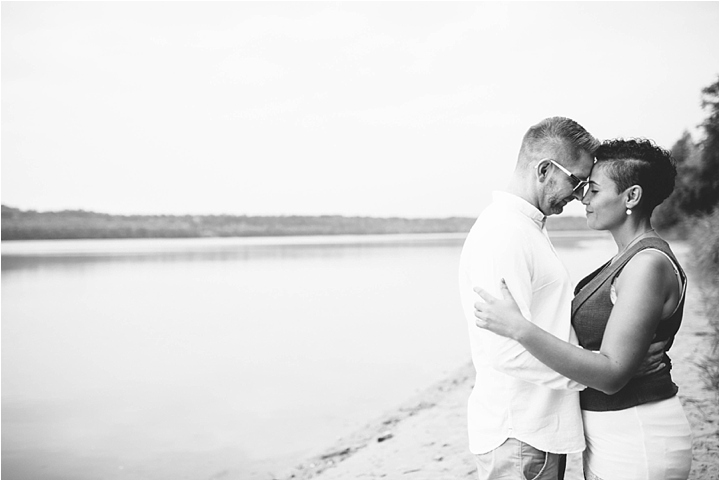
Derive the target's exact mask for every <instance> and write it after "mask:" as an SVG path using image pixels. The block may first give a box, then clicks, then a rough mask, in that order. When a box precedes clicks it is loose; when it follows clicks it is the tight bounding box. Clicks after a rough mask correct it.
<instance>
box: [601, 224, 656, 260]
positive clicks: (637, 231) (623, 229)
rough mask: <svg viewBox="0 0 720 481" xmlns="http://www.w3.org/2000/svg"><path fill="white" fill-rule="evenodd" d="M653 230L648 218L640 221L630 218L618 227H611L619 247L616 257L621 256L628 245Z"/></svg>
mask: <svg viewBox="0 0 720 481" xmlns="http://www.w3.org/2000/svg"><path fill="white" fill-rule="evenodd" d="M653 231H654V230H653V228H652V225H651V224H650V219H648V218H644V219H640V220H639V221H633V219H628V220H627V221H626V222H624V223H623V224H622V225H620V226H618V227H617V228H616V229H611V230H610V233H611V234H612V236H613V239H615V244H617V248H618V253H617V255H616V257H619V256H620V255H621V254H622V253H623V252H625V251H626V250H627V249H628V247H630V246H631V245H632V244H634V243H635V242H637V241H639V240H640V239H641V238H643V237H645V236H647V235H648V234H651V233H652V232H653Z"/></svg>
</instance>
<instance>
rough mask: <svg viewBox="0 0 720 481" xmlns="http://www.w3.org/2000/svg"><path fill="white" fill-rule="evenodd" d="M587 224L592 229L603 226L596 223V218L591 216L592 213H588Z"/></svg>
mask: <svg viewBox="0 0 720 481" xmlns="http://www.w3.org/2000/svg"><path fill="white" fill-rule="evenodd" d="M587 226H588V228H590V229H592V230H602V228H601V227H599V226H598V225H597V224H596V223H595V220H594V219H592V218H591V217H590V214H588V215H587Z"/></svg>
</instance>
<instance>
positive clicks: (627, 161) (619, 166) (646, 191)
mask: <svg viewBox="0 0 720 481" xmlns="http://www.w3.org/2000/svg"><path fill="white" fill-rule="evenodd" d="M595 158H596V159H597V162H596V164H595V165H596V167H602V168H603V169H604V170H603V171H604V172H605V174H606V175H607V176H608V177H610V178H611V179H612V180H613V181H614V182H615V187H616V189H617V192H622V191H624V190H625V189H627V188H628V187H630V186H633V185H639V186H640V187H642V191H643V195H642V198H641V200H640V208H641V209H643V210H645V211H647V213H648V214H650V213H652V211H653V209H655V207H657V206H658V205H660V204H661V203H662V202H663V201H664V200H665V199H667V198H668V197H669V196H670V194H672V191H673V189H674V188H675V176H676V175H677V169H676V168H675V160H674V159H673V157H672V155H671V154H670V152H668V151H667V150H665V149H663V148H662V147H658V146H657V145H655V143H654V142H653V141H651V140H647V139H629V140H625V139H615V140H606V141H605V142H603V143H602V144H601V145H600V147H599V148H598V149H597V151H596V152H595Z"/></svg>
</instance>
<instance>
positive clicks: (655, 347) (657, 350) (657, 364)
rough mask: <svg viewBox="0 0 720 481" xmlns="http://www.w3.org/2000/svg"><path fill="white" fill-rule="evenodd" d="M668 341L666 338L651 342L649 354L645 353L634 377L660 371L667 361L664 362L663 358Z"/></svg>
mask: <svg viewBox="0 0 720 481" xmlns="http://www.w3.org/2000/svg"><path fill="white" fill-rule="evenodd" d="M667 343H668V341H667V340H665V341H658V342H655V343H653V344H650V348H649V349H648V352H647V354H645V358H643V360H642V362H641V363H640V366H638V368H637V371H635V374H634V375H633V377H643V376H647V375H648V374H652V373H654V372H658V371H659V370H661V369H662V368H664V367H665V363H664V362H662V358H663V356H664V355H665V345H666V344H667Z"/></svg>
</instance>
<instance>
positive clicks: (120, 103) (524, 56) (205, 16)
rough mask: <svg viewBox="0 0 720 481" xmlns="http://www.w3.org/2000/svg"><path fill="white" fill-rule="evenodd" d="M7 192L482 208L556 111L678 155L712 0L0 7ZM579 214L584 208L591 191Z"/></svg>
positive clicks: (712, 48)
mask: <svg viewBox="0 0 720 481" xmlns="http://www.w3.org/2000/svg"><path fill="white" fill-rule="evenodd" d="M1 15H2V20H1V21H2V33H1V35H2V112H1V114H2V151H1V154H2V190H1V198H2V203H3V204H6V205H10V206H14V207H19V208H21V209H37V210H61V209H86V210H94V211H99V212H109V213H118V214H158V213H164V214H221V213H228V214H248V215H286V214H297V215H316V214H341V215H370V216H407V217H445V216H475V215H477V214H478V213H479V211H480V210H481V209H482V208H483V207H484V206H485V205H486V204H487V202H488V201H489V199H490V191H491V190H492V189H494V188H498V187H503V186H504V185H505V183H506V181H507V179H508V177H509V174H510V172H511V171H512V168H513V166H514V163H515V160H516V155H517V151H518V147H519V143H520V139H521V137H522V135H523V134H524V132H525V130H526V129H527V128H528V127H529V126H530V125H531V124H534V123H536V122H537V121H539V120H541V119H542V118H545V117H549V116H553V115H562V116H566V117H571V118H573V119H575V120H577V121H578V122H580V123H581V124H582V125H584V126H585V127H586V128H587V129H588V130H589V131H590V132H591V133H592V134H594V135H595V136H597V137H599V138H601V139H602V138H610V137H617V136H625V137H649V138H652V139H654V140H655V141H656V142H658V143H659V144H660V145H663V146H665V147H667V148H669V147H671V146H672V144H673V143H674V142H675V141H677V140H678V139H679V137H680V136H681V135H682V133H683V131H684V130H685V129H692V128H693V127H694V126H696V125H697V124H698V123H699V122H701V121H702V119H703V118H704V115H703V112H702V110H701V108H700V94H701V90H702V88H703V87H705V86H707V85H709V84H711V83H712V82H713V81H714V80H715V78H716V76H717V74H718V3H717V2H684V1H683V2H632V3H630V2H556V3H555V2H527V3H526V2H440V1H436V2H412V1H408V2H289V3H288V2H282V3H280V2H212V3H210V2H153V3H150V2H78V3H75V2H7V1H4V2H2V10H1ZM574 204H577V205H576V206H575V208H568V209H566V211H568V212H570V213H575V212H577V213H582V209H581V208H580V207H581V206H580V205H579V203H574Z"/></svg>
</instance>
